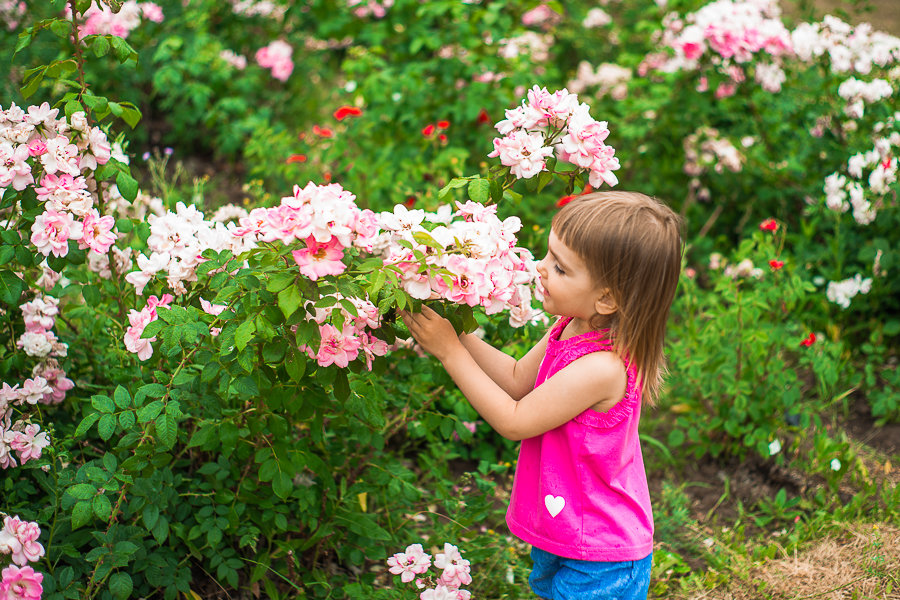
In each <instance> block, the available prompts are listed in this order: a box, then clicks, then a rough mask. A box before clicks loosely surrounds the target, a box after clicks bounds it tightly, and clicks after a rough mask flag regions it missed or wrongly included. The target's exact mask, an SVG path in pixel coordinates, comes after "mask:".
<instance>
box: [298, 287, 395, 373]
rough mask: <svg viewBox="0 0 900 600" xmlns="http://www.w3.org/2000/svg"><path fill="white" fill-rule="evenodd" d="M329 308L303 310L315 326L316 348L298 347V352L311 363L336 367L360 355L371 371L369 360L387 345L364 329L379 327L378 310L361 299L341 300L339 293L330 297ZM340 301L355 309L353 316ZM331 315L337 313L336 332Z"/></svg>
mask: <svg viewBox="0 0 900 600" xmlns="http://www.w3.org/2000/svg"><path fill="white" fill-rule="evenodd" d="M332 297H333V298H334V304H333V305H332V306H328V307H324V308H320V307H315V306H313V303H312V302H308V303H307V311H308V313H309V314H310V318H312V320H314V321H315V322H316V323H318V325H319V337H320V340H319V346H318V348H312V347H311V346H301V347H300V348H299V349H300V350H302V351H305V352H306V354H307V355H308V356H309V357H310V358H311V359H313V360H315V361H316V362H317V363H318V365H319V366H320V367H327V366H329V365H332V364H334V365H337V366H339V367H346V366H347V365H348V364H349V363H350V362H351V361H354V360H356V359H357V358H358V357H359V354H360V352H362V353H363V355H364V356H365V359H366V368H367V369H369V370H371V369H372V361H373V360H374V359H375V357H376V356H384V355H385V354H387V351H388V345H387V342H385V341H384V340H380V339H378V338H376V337H375V336H374V335H372V334H371V333H370V332H369V331H367V329H375V328H377V327H379V325H380V324H381V316H380V315H379V314H378V307H376V306H375V305H374V304H372V303H371V302H369V301H368V300H366V299H363V298H353V297H350V298H344V297H343V296H341V295H340V294H334V295H333V296H332ZM341 300H347V301H349V302H350V303H351V304H353V307H354V308H355V309H356V315H355V316H354V315H353V314H352V313H351V312H349V311H348V310H347V309H346V308H345V307H343V306H342V305H341ZM335 313H340V315H341V319H342V321H343V325H342V327H341V328H340V329H338V327H337V326H335V325H334V324H332V323H331V322H330V321H332V320H333V318H334V316H335Z"/></svg>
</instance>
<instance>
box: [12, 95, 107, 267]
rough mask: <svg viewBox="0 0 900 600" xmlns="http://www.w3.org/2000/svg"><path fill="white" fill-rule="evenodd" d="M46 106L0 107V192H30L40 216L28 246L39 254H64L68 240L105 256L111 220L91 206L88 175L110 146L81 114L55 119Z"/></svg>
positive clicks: (91, 180)
mask: <svg viewBox="0 0 900 600" xmlns="http://www.w3.org/2000/svg"><path fill="white" fill-rule="evenodd" d="M58 113H59V109H55V108H54V109H51V108H50V105H49V104H48V103H47V102H44V103H43V104H42V105H40V106H29V107H28V109H27V112H26V111H25V110H23V109H21V108H19V107H18V106H16V105H15V104H13V105H11V106H10V107H9V108H8V109H6V110H3V109H2V107H0V193H2V192H3V191H5V190H6V189H9V188H11V189H13V190H16V191H22V190H25V189H26V188H29V187H30V188H33V189H34V191H35V193H36V194H37V199H38V200H39V201H40V202H42V203H43V207H44V212H42V213H41V214H39V215H38V216H37V217H36V218H35V221H34V223H33V224H32V226H31V243H32V244H34V245H35V247H36V248H37V250H38V251H39V252H40V253H41V254H43V255H44V256H49V255H50V254H53V255H54V256H66V255H67V254H68V253H69V240H73V241H77V242H78V246H79V248H82V249H86V248H90V249H91V250H92V251H94V252H98V253H102V254H105V253H106V252H108V251H109V248H110V246H112V244H113V242H115V240H116V237H117V235H116V233H115V232H114V231H113V227H114V225H115V221H114V219H113V218H112V217H111V216H103V215H101V214H100V212H99V211H98V210H97V208H95V206H94V195H95V194H94V192H96V190H97V189H98V185H97V182H96V180H95V179H94V177H93V172H94V170H95V169H96V168H97V166H98V165H101V164H105V163H106V162H107V161H108V160H109V159H110V156H111V153H112V148H111V146H110V144H109V142H108V141H107V138H106V134H105V133H103V131H101V130H100V129H99V128H98V127H91V126H90V125H89V124H88V122H87V119H86V118H85V114H84V113H83V112H76V113H74V114H72V116H71V118H70V121H66V119H65V117H62V118H57V115H58Z"/></svg>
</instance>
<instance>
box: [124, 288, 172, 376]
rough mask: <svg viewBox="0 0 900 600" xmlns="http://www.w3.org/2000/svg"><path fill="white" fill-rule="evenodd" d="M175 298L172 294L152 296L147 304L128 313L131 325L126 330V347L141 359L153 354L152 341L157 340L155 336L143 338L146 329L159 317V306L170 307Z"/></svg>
mask: <svg viewBox="0 0 900 600" xmlns="http://www.w3.org/2000/svg"><path fill="white" fill-rule="evenodd" d="M174 299H175V297H174V296H172V295H171V294H163V296H162V298H157V297H156V296H150V297H149V298H148V299H147V304H146V306H144V308H142V309H141V310H139V311H138V310H134V309H132V310H131V311H130V312H129V313H128V322H129V327H128V329H127V330H126V331H125V338H124V341H125V348H126V349H127V350H128V351H129V352H134V353H135V354H137V355H138V358H139V359H140V360H147V359H148V358H150V357H151V356H152V355H153V346H152V345H151V343H152V342H155V341H156V338H155V337H151V338H142V337H141V335H142V334H143V333H144V329H145V328H146V327H147V325H149V324H150V323H152V322H153V321H155V320H156V319H158V318H159V315H158V314H157V312H156V309H157V308H158V307H162V308H168V307H169V305H170V304H171V303H172V301H173V300H174Z"/></svg>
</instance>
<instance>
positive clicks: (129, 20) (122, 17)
mask: <svg viewBox="0 0 900 600" xmlns="http://www.w3.org/2000/svg"><path fill="white" fill-rule="evenodd" d="M66 11H67V15H68V16H69V18H71V9H70V8H68V7H67V9H66ZM81 18H82V19H84V23H83V24H82V25H81V26H80V27H79V28H78V36H79V37H81V38H83V37H85V36H88V35H115V36H117V37H121V38H126V37H128V34H130V33H131V32H132V31H133V30H134V29H136V28H137V27H138V26H139V25H140V24H141V19H146V20H148V21H153V22H154V23H161V22H162V20H163V12H162V9H161V8H160V7H159V5H158V4H156V3H154V2H135V0H125V2H124V3H123V4H122V6H121V8H120V9H119V11H118V12H113V11H112V10H111V9H110V8H109V7H108V6H105V5H103V4H102V3H100V2H95V3H93V4H91V7H90V8H88V9H87V10H86V11H85V12H84V14H83V15H81Z"/></svg>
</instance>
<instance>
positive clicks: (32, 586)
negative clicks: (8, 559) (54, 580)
mask: <svg viewBox="0 0 900 600" xmlns="http://www.w3.org/2000/svg"><path fill="white" fill-rule="evenodd" d="M0 575H2V578H0V598H3V599H4V600H40V599H41V594H43V593H44V588H43V586H42V585H41V583H42V582H43V581H44V576H43V574H41V573H37V572H35V570H34V569H32V568H31V567H22V568H19V567H17V566H15V565H10V566H8V567H7V568H5V569H3V572H2V574H0Z"/></svg>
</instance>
